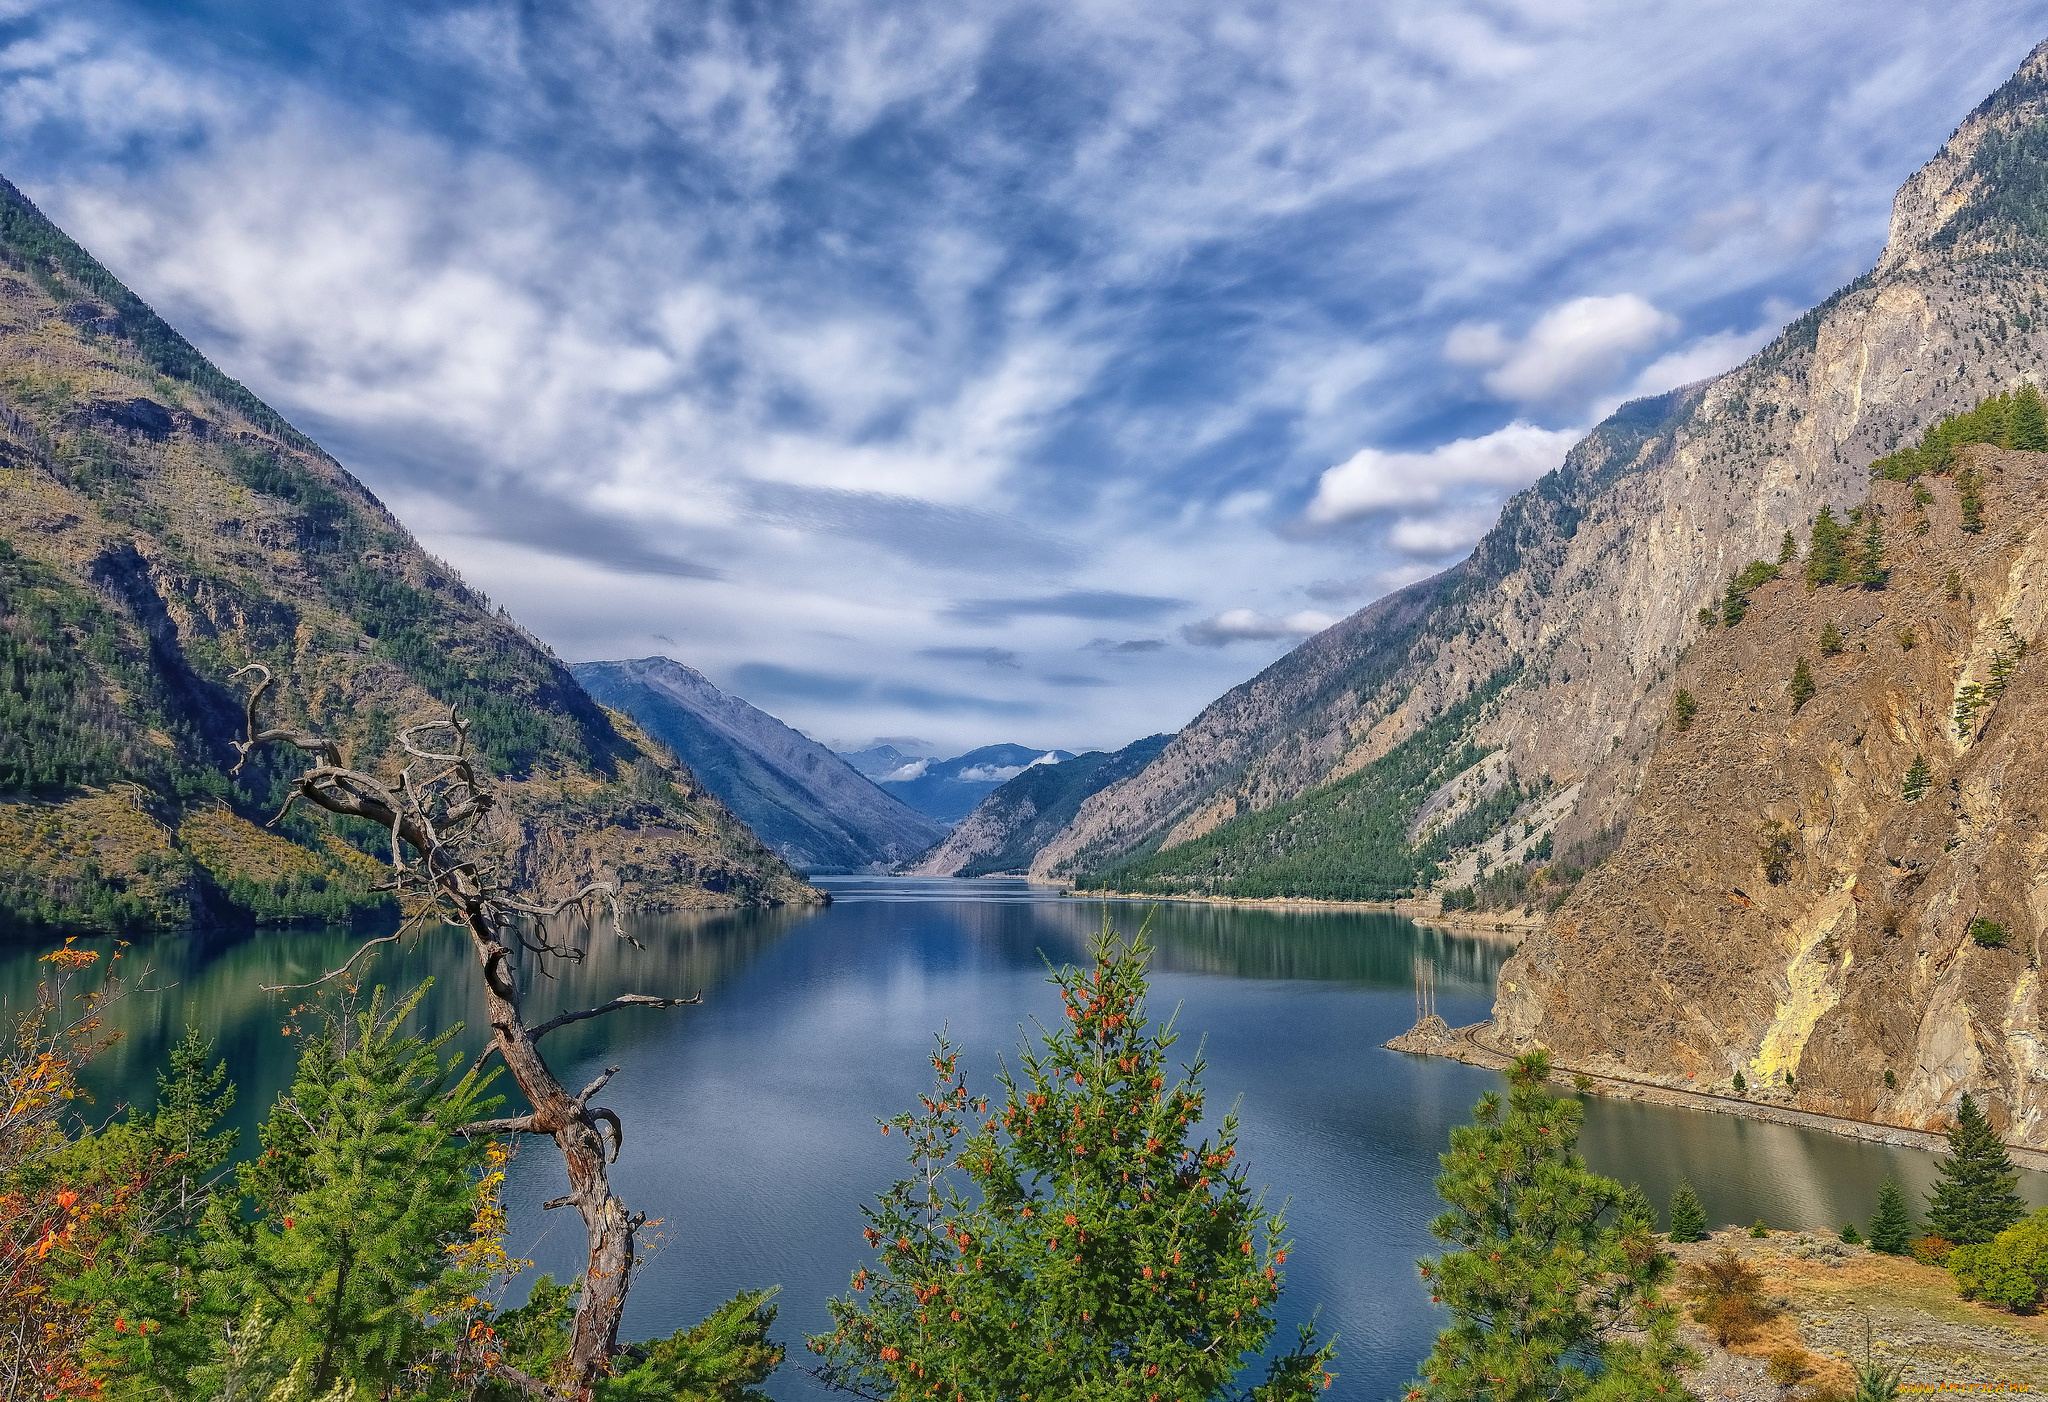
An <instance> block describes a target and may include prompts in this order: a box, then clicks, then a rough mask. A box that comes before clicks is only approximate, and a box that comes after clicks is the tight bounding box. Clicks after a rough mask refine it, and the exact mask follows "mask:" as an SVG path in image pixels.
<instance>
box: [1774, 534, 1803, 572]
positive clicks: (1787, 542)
mask: <svg viewBox="0 0 2048 1402" xmlns="http://www.w3.org/2000/svg"><path fill="white" fill-rule="evenodd" d="M1798 558H1799V542H1798V541H1796V540H1794V539H1793V538H1792V532H1790V531H1787V532H1785V538H1784V539H1783V540H1781V541H1779V542H1778V563H1779V564H1781V565H1789V564H1791V563H1792V562H1793V561H1794V560H1796V559H1798Z"/></svg>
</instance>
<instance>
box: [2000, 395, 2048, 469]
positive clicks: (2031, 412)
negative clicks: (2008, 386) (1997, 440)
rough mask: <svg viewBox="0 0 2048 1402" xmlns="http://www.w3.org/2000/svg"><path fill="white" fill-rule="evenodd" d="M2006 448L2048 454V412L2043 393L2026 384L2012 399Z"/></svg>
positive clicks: (2006, 417)
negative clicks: (2042, 398) (2044, 405)
mask: <svg viewBox="0 0 2048 1402" xmlns="http://www.w3.org/2000/svg"><path fill="white" fill-rule="evenodd" d="M2005 438H2006V446H2008V447H2011V448H2017V449H2019V450H2020V451H2022V452H2028V453H2039V452H2048V411H2044V408H2043V406H2042V403H2041V391H2040V390H2038V389H2035V388H2034V386H2033V385H2032V384H2031V383H2029V384H2024V385H2021V386H2020V389H2019V393H2018V394H2015V395H2014V396H2013V398H2012V407H2011V408H2010V409H2008V410H2007V411H2006V415H2005Z"/></svg>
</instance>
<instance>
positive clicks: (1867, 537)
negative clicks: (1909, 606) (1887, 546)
mask: <svg viewBox="0 0 2048 1402" xmlns="http://www.w3.org/2000/svg"><path fill="white" fill-rule="evenodd" d="M1857 555H1858V559H1857V561H1856V573H1857V579H1858V581H1859V582H1860V583H1861V584H1862V585H1863V587H1864V588H1866V589H1882V588H1884V585H1885V581H1886V580H1888V579H1890V578H1891V574H1892V572H1891V570H1890V569H1889V568H1887V567H1886V565H1885V562H1884V528H1883V527H1882V526H1880V525H1879V524H1878V521H1877V508H1875V507H1872V508H1871V509H1870V510H1868V511H1866V512H1865V513H1864V515H1863V548H1862V549H1861V550H1860V551H1858V552H1857Z"/></svg>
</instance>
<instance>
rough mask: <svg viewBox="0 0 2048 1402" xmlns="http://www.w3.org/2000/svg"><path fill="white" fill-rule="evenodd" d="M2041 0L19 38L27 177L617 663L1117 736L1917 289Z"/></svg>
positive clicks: (913, 16) (109, 30) (266, 389)
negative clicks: (1665, 414) (1700, 393)
mask: <svg viewBox="0 0 2048 1402" xmlns="http://www.w3.org/2000/svg"><path fill="white" fill-rule="evenodd" d="M2044 37H2048V15H2044V14H2043V13H2042V12H2041V10H2040V8H2039V7H2038V6H2030V5H2023V4H2016V3H1973V2H1972V0H1961V2H1960V3H1952V4H1948V5H1943V6H1939V7H1936V6H1924V5H1917V4H1912V5H1909V4H1898V5H1890V6H1885V5H1874V4H1859V5H1843V4H1840V3H1839V0H1777V3H1773V4H1769V5H1759V4H1755V3H1753V0H1738V2H1734V3H1723V2H1722V0H1697V2H1696V3H1691V4H1657V3H1654V2H1651V3H1645V0H1627V3H1605V2H1604V0H1551V3H1542V4H1531V3H1516V0H1489V2H1487V3H1473V2H1471V0H1413V2H1412V3H1410V0H1392V2H1391V3H1378V4H1373V3H1336V2H1335V0H1325V2H1324V3H1317V4H1303V3H1293V0H1264V2H1263V3H1254V4H1242V3H1204V2H1202V0H1190V2H1189V3H1181V4H1173V3H1156V2H1155V3H1149V4H1135V3H1123V2H1119V0H1060V3H1055V4H1041V3H1011V2H1010V0H987V2H986V3H969V4H964V5H963V4H960V3H957V0H955V3H946V4H930V3H922V0H785V2H784V3H717V2H713V3H701V4H687V3H654V0H587V2H586V3H576V2H575V0H565V2H564V3H559V4H547V3H534V2H533V0H528V2H527V3H475V4H459V3H440V2H439V0H404V3H375V2H374V0H359V2H358V3H347V0H322V3H318V4H314V3H297V0H213V3H206V2H205V0H186V3H180V4H150V3H142V2H141V0H0V172H4V173H5V174H6V175H7V176H8V177H9V178H10V179H12V180H13V181H14V182H15V183H16V184H18V185H19V186H20V187H21V188H22V189H23V190H24V191H26V192H27V193H28V194H29V195H30V197H31V198H33V199H35V200H36V201H37V202H38V203H39V204H40V205H41V206H42V207H43V208H44V210H45V211H46V212H48V213H49V214H50V215H51V216H52V217H53V218H55V219H56V220H57V221H58V222H59V223H60V224H62V225H63V226H64V227H65V228H66V229H67V230H68V231H69V232H71V233H72V234H73V235H74V236H75V237H77V238H78V239H79V240H80V241H81V242H83V243H84V244H85V245H86V246H87V247H88V248H89V249H91V250H92V251H93V252H94V253H95V254H97V255H98V256H99V257H100V259H101V261H103V262H104V263H106V264H107V265H108V266H109V267H110V268H112V269H113V271H114V272H115V273H117V274H118V275H119V276H120V277H121V278H122V279H123V280H124V281H126V282H127V283H128V284H129V285H130V286H131V287H133V288H134V289H135V290H136V291H137V292H138V293H139V294H140V295H141V296H142V297H143V298H144V299H145V300H147V301H149V302H150V303H151V304H152V305H153V306H155V307H156V308H157V310H158V311H160V312H162V313H163V314H164V315H165V316H166V317H167V318H168V319H169V320H170V321H171V322H172V323H173V324H174V325H176V326H178V327H179V328H180V329H181V330H183V331H184V332H185V333H186V334H187V335H188V336H189V337H190V338H191V339H192V340H193V341H194V342H195V343H196V344H197V345H198V346H199V347H200V348H201V349H202V350H203V351H205V352H206V353H207V354H208V355H210V356H211V357H212V358H213V359H214V360H215V361H216V362H217V363H219V364H220V365H221V366H222V367H223V368H224V369H226V370H227V371H228V372H229V373H230V374H232V375H234V376H236V377H237V378H239V379H240V380H242V381H243V382H244V383H246V384H247V385H249V386H250V387H251V388H252V389H253V390H255V391H256V392H257V393H258V394H260V395H261V396H262V397H263V398H264V399H266V400H268V401H269V402H270V403H271V404H272V405H274V406H276V407H277V408H278V409H280V410H281V411H283V412H284V413H285V414H286V415H287V416H288V417H289V418H291V419H292V420H293V421H294V422H295V423H297V424H299V425H300V426H301V427H303V428H305V429H306V430H307V431H309V432H311V433H312V434H313V435H314V436H315V437H317V438H318V439H320V441H321V442H322V443H323V444H325V445H326V446H327V447H328V448H329V449H330V450H332V451H333V452H334V453H335V454H336V455H337V456H338V457H339V458H340V459H341V461H342V462H343V463H344V464H345V465H347V466H348V467H349V468H350V469H351V470H352V471H353V472H355V473H356V474H357V475H358V476H359V477H360V478H362V479H363V480H364V481H365V482H366V483H368V484H369V486H370V487H371V488H372V489H373V490H374V491H376V492H377V493H378V494H379V496H381V497H382V498H383V500H384V501H385V502H386V503H387V504H388V505H390V506H391V508H392V509H393V510H394V511H395V512H397V514H398V515H399V517H400V518H401V519H402V520H403V521H405V522H406V524H407V525H408V526H410V527H411V528H412V530H413V531H414V532H415V533H416V534H417V535H418V536H419V537H420V539H421V541H422V542H423V543H424V544H425V545H426V546H427V548H428V549H429V550H431V551H433V552H434V553H435V554H437V555H439V556H441V557H443V558H444V559H446V560H448V561H449V562H450V563H452V564H453V565H455V566H456V567H457V568H458V569H459V570H460V571H461V572H462V574H463V576H464V577H465V578H466V579H467V580H468V581H469V582H470V583H471V584H473V585H475V586H476V587H478V588H480V589H482V590H484V591H485V592H486V593H488V594H489V595H490V596H491V597H492V598H493V599H494V600H496V601H497V602H499V603H502V604H504V605H505V606H506V607H507V608H509V609H510V610H511V611H512V613H513V614H514V615H515V616H516V617H518V618H519V619H520V620H521V621H522V622H524V623H525V624H526V625H527V626H528V627H529V628H531V629H532V630H533V631H534V632H535V633H536V634H538V635H539V636H540V637H541V638H543V639H545V640H546V641H547V642H548V643H549V644H550V645H551V646H553V647H554V648H555V650H556V651H557V652H558V653H559V654H560V655H561V656H562V657H563V658H565V659H566V660H569V661H585V660H595V659H602V658H622V657H643V656H648V655H652V654H665V655H668V656H672V657H675V658H677V659H678V660H680V661H683V662H686V663H689V664H690V665H692V666H694V667H696V668H698V669H699V670H701V671H703V672H704V673H705V674H706V675H707V676H709V677H710V678H711V679H712V680H713V681H714V682H716V683H718V684H719V685H720V686H722V687H725V688H727V689H729V690H731V691H733V692H735V693H737V694H738V695H740V696H743V697H745V698H746V699H747V700H749V701H751V702H753V703H754V704H756V705H758V706H761V707H762V708H764V709H766V710H768V711H770V712H772V713H774V714H775V715H778V716H780V717H782V718H783V719H784V720H786V721H788V722H789V723H790V724H792V725H795V726H797V727H798V728H800V729H802V730H804V731H805V732H807V733H809V734H811V735H813V736H814V737H816V738H818V739H821V740H824V741H825V742H827V743H829V744H833V745H835V746H838V747H842V748H851V747H856V746H861V745H865V744H868V743H870V742H872V741H874V740H876V739H878V738H886V739H889V740H891V741H893V742H894V743H897V744H898V745H899V746H901V747H903V748H905V749H909V750H914V751H918V752H934V753H946V754H950V753H958V752H960V751H963V750H966V749H968V748H970V747H973V746H976V745H981V744H986V743H992V742H998V741H1014V742H1018V743H1022V744H1027V745H1033V746H1038V747H1048V748H1049V747H1054V746H1057V747H1060V748H1065V749H1071V750H1082V749H1089V748H1111V747H1116V746H1120V745H1123V744H1126V743H1128V742H1129V741H1131V740H1133V739H1136V738H1138V737H1139V736H1142V735H1145V734H1148V733H1151V732H1154V731H1160V730H1174V729H1177V728H1179V727H1180V726H1182V725H1183V724H1185V723H1186V722H1187V721H1188V720H1189V719H1191V718H1192V717H1193V716H1194V715H1195V714H1196V713H1197V712H1198V711H1199V710H1200V709H1201V708H1202V706H1203V705H1205V704H1206V703H1207V702H1209V701H1210V700H1212V699H1214V698H1215V697H1216V696H1218V695H1220V694H1221V693H1222V692H1223V691H1225V690H1226V689H1228V688H1229V687H1231V686H1233V685H1235V684H1236V683H1238V682H1240V681H1242V680H1244V679H1245V678H1247V677H1249V676H1251V675H1253V674H1254V673H1256V672H1257V671H1259V670H1260V669H1261V668H1263V667H1265V666H1266V665H1268V664H1269V663H1271V662H1272V661H1273V660H1274V659H1276V658H1277V657H1279V656H1281V655H1282V654H1283V653H1284V652H1286V651H1287V650H1288V649H1289V648H1291V647H1293V646H1295V645H1296V644H1298V643H1299V642H1300V641H1301V639H1302V638H1304V637H1306V636H1308V635H1309V634H1312V633H1314V632H1315V631H1317V630H1319V629H1321V628H1323V627H1327V626H1328V625H1329V624H1330V623H1332V622H1334V621H1335V620H1337V619H1338V618H1341V617H1343V616H1344V615H1347V614H1349V613H1351V612H1353V611H1354V610H1356V609H1358V608H1360V607H1363V606H1364V605H1365V604H1367V603H1369V602H1370V601H1371V600H1373V599H1374V598H1377V597H1379V596H1380V595H1382V594H1384V593H1386V592H1387V591H1389V590H1391V589H1394V588H1398V587H1400V586H1401V585H1403V584H1405V583H1408V582H1411V581H1413V580H1416V579H1419V578H1423V577H1426V576H1427V575H1429V574H1431V573H1434V572H1435V571H1437V570H1439V569H1442V568H1444V567H1446V566H1448V565H1450V564H1452V563H1454V562H1455V561H1456V560H1458V559H1460V558H1461V557H1463V556H1464V555H1465V554H1466V553H1467V552H1468V551H1469V550H1470V548H1471V546H1472V544H1473V543H1474V542H1475V541H1476V540H1477V539H1478V538H1479V536H1480V535H1481V534H1483V533H1484V531H1485V530H1486V528H1487V527H1488V526H1489V525H1490V524H1491V523H1492V522H1493V520H1494V519H1495V518H1496V517H1497V515H1498V512H1499V508H1500V504H1501V503H1502V501H1504V500H1505V499H1506V498H1507V496H1509V495H1510V494H1512V493H1513V492H1514V491H1516V490H1518V489H1519V488H1521V487H1524V486H1526V485H1528V484H1529V483H1530V482H1531V481H1533V480H1535V479H1536V478H1537V477H1538V476H1540V475H1541V474H1542V473H1544V472H1546V471H1548V470H1550V469H1552V468H1554V467H1556V466H1557V465H1558V464H1559V463H1560V462H1561V461H1562V459H1563V457H1564V454H1565V452H1566V450H1567V449H1568V448H1569V447H1570V446H1571V444H1572V443H1573V442H1574V441H1575V440H1576V439H1577V437H1578V436H1579V435H1580V434H1582V433H1583V432H1584V430H1585V429H1586V428H1587V427H1588V426H1589V425H1591V424H1592V423H1594V422H1597V420H1598V419H1599V417H1600V416H1601V415H1603V414H1604V413H1606V412H1607V411H1608V410H1610V409H1611V408H1612V407H1613V406H1614V405H1616V404H1618V403H1620V402H1622V401H1623V400H1625V399H1627V398H1629V397H1633V396H1636V395H1640V394H1649V393H1656V392H1660V391H1662V390H1664V389H1668V388H1671V387H1673V386H1676V385H1678V384H1682V383H1687V382H1689V381H1692V380H1696V379H1699V378H1702V377H1704V376H1707V375H1711V374H1714V373H1717V372H1719V371H1721V370H1723V369H1726V368H1728V367H1730V366H1732V365H1734V364H1736V363H1738V362H1739V361H1740V360H1742V359H1743V358H1744V357H1745V356H1747V355H1748V354H1749V353H1750V352H1751V351H1753V350H1754V349H1756V348H1757V347H1758V346H1760V345H1761V344H1763V343H1764V342H1765V341H1766V340H1767V339H1769V337H1770V336H1771V335H1773V334H1774V333H1775V332H1776V331H1777V330H1778V329H1779V327H1781V326H1782V325H1783V324H1784V322H1786V321H1787V320H1789V319H1790V318H1791V317H1792V316H1794V315H1796V314H1797V313H1798V312H1799V311H1801V310H1803V309H1804V308H1806V307H1807V306H1809V305H1811V304H1812V303H1814V302H1815V301H1818V300H1819V299H1820V298H1821V297H1823V296H1825V295H1826V294H1827V293H1829V292H1830V291H1832V290H1833V289H1835V288H1836V287H1838V286H1840V285H1841V284H1842V283H1844V282H1847V281H1848V280H1850V279H1851V278H1852V277H1854V276H1856V275H1857V274H1858V273H1860V272H1861V271H1863V270H1864V269H1865V268H1867V267H1868V266H1869V265H1870V264H1871V263H1872V262H1873V261H1874V260H1875V258H1876V255H1877V253H1878V251H1879V250H1880V248H1881V247H1882V246H1883V242H1884V233H1885V227H1886V220H1887V217H1888V212H1889V207H1890V200H1891V196H1892V192H1893V191H1894V190H1895V189H1896V188H1897V186H1898V185H1899V183H1900V182H1901V181H1902V180H1904V179H1905V177H1906V176H1908V175H1909V174H1910V173H1911V172H1912V171H1913V170H1914V169H1915V168H1916V167H1917V166H1919V165H1920V164H1921V163H1922V162H1923V161H1925V160H1926V159H1927V158H1928V157H1929V156H1931V155H1932V154H1933V153H1934V152H1935V150H1936V149H1937V148H1938V147H1939V146H1940V144H1941V142H1942V141H1943V140H1944V139H1945V138H1946V137H1947V136H1948V134H1949V133H1950V132H1951V131H1952V130H1953V129H1954V127H1955V125H1956V123H1957V122H1958V121H1959V120H1960V119H1961V118H1962V116H1963V115H1964V113H1966V112H1967V111H1968V110H1969V109H1970V108H1971V107H1972V106H1974V105H1975V104H1976V103H1977V102H1978V101H1979V100H1980V99H1981V98H1982V97H1983V96H1984V95H1985V94H1986V93H1988V92H1989V91H1990V90H1991V89H1992V88H1993V87H1995V86H1996V85H1997V84H1998V83H1999V82H2001V81H2002V80H2003V79H2004V78H2005V77H2006V76H2007V75H2008V74H2009V73H2010V72H2011V71H2012V70H2013V69H2014V68H2015V67H2017V66H2018V64H2019V61H2020V60H2021V58H2022V57H2024V55H2025V54H2026V52H2027V51H2028V50H2029V49H2030V48H2031V47H2033V45H2034V44H2035V43H2037V42H2039V41H2040V40H2041V39H2042V38H2044Z"/></svg>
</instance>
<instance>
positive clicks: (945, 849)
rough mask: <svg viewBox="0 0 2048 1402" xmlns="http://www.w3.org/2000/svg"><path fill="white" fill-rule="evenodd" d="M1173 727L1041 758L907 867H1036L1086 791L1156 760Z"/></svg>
mask: <svg viewBox="0 0 2048 1402" xmlns="http://www.w3.org/2000/svg"><path fill="white" fill-rule="evenodd" d="M1172 738H1173V737H1172V736H1171V735H1147V736H1146V737H1145V738H1144V739H1142V740H1133V741H1132V742H1131V743H1130V744H1128V745H1126V746H1124V747H1123V748H1122V749H1120V750H1090V751H1088V752H1087V753H1086V754H1079V755H1075V756H1074V757H1073V758H1072V759H1065V760H1061V761H1060V762H1059V763H1058V764H1034V765H1032V766H1031V767H1030V768H1028V769H1026V770H1025V771H1024V772H1023V773H1021V774H1019V775H1017V776H1016V777H1015V778H1014V779H1011V780H1009V781H1007V782H1006V783H1004V784H1003V785H1002V787H1000V788H998V789H996V790H995V791H994V792H993V793H991V794H990V795H989V796H988V797H987V798H984V799H983V800H982V801H981V802H980V803H978V804H976V805H975V806H974V811H973V812H972V813H969V814H968V815H967V816H966V817H965V818H964V819H962V820H961V823H960V826H959V827H957V828H954V829H953V831H952V832H951V833H950V834H949V835H948V836H947V837H946V840H945V841H944V842H941V843H940V844H939V845H938V846H937V847H934V848H933V849H932V850H931V851H929V852H927V853H925V854H924V856H923V857H922V858H920V859H919V860H918V861H917V862H916V863H914V864H913V865H911V866H910V867H908V868H906V871H907V872H908V874H909V875H912V876H992V875H996V874H998V873H1002V874H1006V875H1007V874H1013V873H1021V872H1024V871H1027V870H1029V868H1030V866H1031V859H1032V858H1033V857H1036V856H1037V855H1038V852H1039V849H1040V848H1042V847H1043V846H1045V844H1046V843H1047V842H1049V841H1051V840H1052V839H1053V838H1054V837H1055V836H1057V835H1058V834H1059V832H1060V831H1061V830H1062V829H1063V828H1065V827H1066V826H1067V824H1068V823H1071V822H1072V821H1073V820H1074V815H1075V814H1076V813H1078V812H1080V810H1081V805H1082V803H1084V802H1085V801H1087V799H1088V798H1089V797H1090V796H1092V795H1094V794H1096V793H1099V792H1101V791H1102V790H1103V789H1104V788H1106V787H1108V786H1109V785H1111V784H1114V783H1115V782H1117V780H1119V779H1125V778H1129V777H1130V776H1131V775H1133V774H1135V773H1137V772H1138V771H1139V770H1140V769H1143V768H1144V767H1145V766H1146V765H1147V764H1150V763H1151V762H1152V760H1153V758H1154V757H1155V756H1157V755H1158V753H1159V752H1160V751H1161V750H1163V749H1165V748H1166V745H1167V742H1168V741H1169V740H1171V739H1172Z"/></svg>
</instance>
